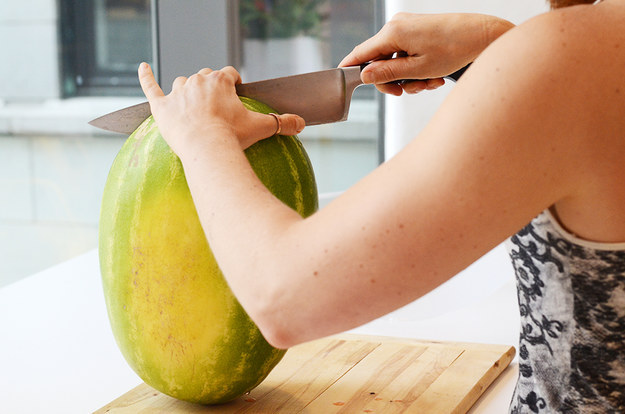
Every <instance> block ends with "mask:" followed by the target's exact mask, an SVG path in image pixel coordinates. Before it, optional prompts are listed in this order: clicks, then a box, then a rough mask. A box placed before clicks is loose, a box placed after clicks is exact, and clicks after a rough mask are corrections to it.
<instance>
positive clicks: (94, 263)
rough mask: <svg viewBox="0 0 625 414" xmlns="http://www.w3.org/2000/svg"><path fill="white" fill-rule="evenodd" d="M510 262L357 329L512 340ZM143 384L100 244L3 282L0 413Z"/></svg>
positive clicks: (50, 410)
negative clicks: (117, 317) (129, 354)
mask: <svg viewBox="0 0 625 414" xmlns="http://www.w3.org/2000/svg"><path fill="white" fill-rule="evenodd" d="M509 266H510V265H509V264H508V263H507V262H506V257H505V253H504V252H503V249H502V248H501V246H500V247H498V248H497V249H495V250H494V251H493V252H491V253H489V254H488V255H487V256H485V257H484V258H483V259H482V260H481V261H479V262H477V263H476V264H474V265H473V266H471V267H470V268H469V269H467V270H465V271H464V272H462V273H461V274H460V275H458V276H457V277H456V278H454V279H452V281H450V282H448V283H447V284H445V285H443V286H441V287H440V288H438V289H436V290H435V291H433V292H431V293H430V294H428V295H426V296H424V297H423V298H421V299H419V300H417V301H416V302H414V303H412V304H410V305H408V306H407V307H405V308H402V309H400V310H398V311H396V312H394V313H392V314H390V315H387V316H386V317H384V318H381V319H379V320H376V321H373V322H371V323H369V324H367V325H365V326H362V327H360V328H357V329H355V330H354V331H353V332H354V333H363V334H372V335H388V336H400V337H413V338H419V339H433V340H449V341H459V342H480V343H497V344H509V345H514V346H516V344H517V341H518V325H519V322H518V309H517V300H516V296H515V295H516V293H515V290H514V285H513V281H512V277H511V268H510V267H509ZM467 293H468V294H467ZM517 373H518V367H517V365H516V362H513V363H512V364H511V365H510V367H509V368H508V369H507V370H506V371H505V372H504V373H503V374H502V375H501V376H500V377H499V379H498V380H497V381H496V382H495V383H494V384H493V386H491V387H490V388H489V389H488V390H487V392H486V394H485V395H484V396H483V397H482V398H481V399H480V400H479V401H478V403H477V404H476V405H475V406H474V408H473V410H472V413H480V414H486V413H487V414H490V413H493V414H501V413H503V412H506V409H507V407H508V404H509V401H510V396H511V395H512V390H513V387H514V384H515V382H516V376H517ZM140 383H141V380H140V379H139V377H137V375H136V374H135V373H134V372H133V371H132V370H131V369H130V368H129V367H128V365H127V364H126V362H125V361H124V359H123V357H122V356H121V354H120V352H119V351H118V348H117V345H116V343H115V340H114V339H113V335H112V333H111V330H110V327H109V323H108V319H107V314H106V307H105V304H104V297H103V293H102V286H101V282H100V271H99V265H98V256H97V252H96V251H95V250H94V251H91V252H89V253H87V254H85V255H82V256H79V257H76V258H74V259H72V260H70V261H67V262H65V263H62V264H60V265H57V266H54V267H52V268H50V269H48V270H46V271H43V272H41V273H38V274H35V275H33V276H30V277H28V278H25V279H23V280H20V281H18V282H16V283H13V284H11V285H8V286H6V287H4V288H2V289H0V411H1V412H3V413H4V412H6V413H11V414H21V413H24V414H33V413H44V412H45V413H46V414H54V413H59V414H72V413H77V414H84V413H89V412H93V411H95V410H97V409H98V408H100V407H102V406H104V405H105V404H107V403H108V402H110V401H112V400H113V399H115V398H117V397H119V396H120V395H122V394H124V393H125V392H127V391H128V390H130V389H131V388H133V387H135V386H137V385H138V384H140Z"/></svg>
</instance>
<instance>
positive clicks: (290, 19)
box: [0, 0, 546, 287]
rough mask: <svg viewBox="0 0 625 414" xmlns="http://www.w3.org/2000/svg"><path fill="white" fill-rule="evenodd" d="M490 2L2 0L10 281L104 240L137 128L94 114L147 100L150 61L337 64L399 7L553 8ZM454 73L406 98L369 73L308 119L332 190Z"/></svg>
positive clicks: (355, 175) (523, 12) (4, 270)
mask: <svg viewBox="0 0 625 414" xmlns="http://www.w3.org/2000/svg"><path fill="white" fill-rule="evenodd" d="M477 3H478V2H476V1H469V0H426V1H401V0H387V1H383V0H298V1H287V0H236V1H226V0H185V2H179V1H176V0H28V1H17V0H3V1H2V2H0V56H1V58H0V200H1V202H0V287H2V286H4V285H7V284H9V283H12V282H14V281H16V280H19V279H20V278H23V277H25V276H28V275H31V274H34V273H36V272H39V271H41V270H43V269H46V268H48V267H50V266H52V265H54V264H56V263H59V262H62V261H65V260H67V259H70V258H72V257H75V256H77V255H80V254H82V253H85V252H87V251H89V250H92V249H94V248H96V247H97V226H98V216H99V210H100V201H101V194H102V190H103V187H104V183H105V180H106V177H107V173H108V169H109V167H110V165H111V163H112V161H113V159H114V157H115V155H116V154H117V152H118V151H119V149H120V148H121V146H122V144H123V142H124V140H125V138H126V137H124V136H122V135H118V134H112V133H106V132H104V131H100V130H97V129H94V128H93V127H91V126H89V125H88V124H87V122H88V121H89V120H91V119H93V118H95V117H97V116H99V115H102V114H104V113H107V112H110V111H113V110H116V109H120V108H122V107H125V106H128V105H132V104H135V103H139V102H141V101H143V99H142V95H141V91H140V89H139V85H138V81H137V78H136V68H137V66H138V65H139V63H140V62H142V61H147V62H150V63H152V64H153V65H154V66H155V67H156V68H157V70H158V71H159V73H158V75H159V78H160V80H161V82H162V85H163V88H164V89H168V88H169V86H170V84H171V80H173V77H175V76H177V75H189V74H190V73H192V72H188V73H187V72H185V71H188V70H189V67H190V65H191V66H193V65H199V67H197V69H199V68H200V67H204V66H211V67H221V66H224V64H233V65H234V66H235V67H237V69H239V70H240V71H241V73H242V76H243V81H244V82H249V81H254V80H258V79H264V78H270V77H275V76H284V75H289V74H295V73H303V72H309V71H314V70H320V69H327V68H332V67H335V66H336V65H337V64H338V63H339V62H340V60H341V59H342V58H343V56H345V55H346V54H347V53H349V51H351V49H352V48H353V47H354V46H355V45H356V44H358V43H360V42H362V41H363V40H365V39H367V38H368V37H370V36H372V35H373V34H374V33H375V32H376V31H377V30H378V29H379V28H380V27H381V26H382V24H383V23H384V21H385V20H387V19H388V18H390V16H392V14H394V13H395V12H397V11H412V12H422V13H433V12H451V11H454V12H456V11H460V12H462V11H465V12H468V11H472V12H482V13H489V14H495V15H499V16H501V17H504V18H507V19H509V20H511V21H513V22H515V23H520V22H522V21H523V20H525V19H526V18H528V17H530V16H532V15H534V14H537V13H540V12H541V11H544V10H546V6H545V4H544V3H543V2H542V1H541V0H532V1H530V2H528V1H527V0H526V1H523V2H521V1H519V2H514V3H510V2H505V1H502V0H487V1H481V2H479V4H477ZM194 19H195V20H194ZM193 21H198V22H199V24H190V23H188V22H193ZM185 22H187V23H185ZM190 37H191V38H194V39H195V41H189V40H188V39H189V38H190ZM191 69H193V68H191ZM450 87H451V86H445V87H443V88H441V89H440V90H438V91H435V92H432V93H428V94H420V95H417V96H414V97H402V98H383V97H382V96H381V95H380V94H378V93H377V92H376V91H375V90H374V89H373V88H370V87H361V88H358V89H357V90H356V93H355V96H354V100H353V103H352V108H351V111H350V115H349V120H348V121H347V122H344V123H339V124H333V125H323V126H316V127H310V128H307V129H306V130H305V131H304V132H303V133H302V134H301V135H300V138H301V139H302V141H303V142H304V145H305V147H306V149H307V151H308V153H309V155H310V157H311V160H312V162H313V166H314V168H315V173H316V176H317V180H318V187H319V192H320V193H321V198H322V199H321V204H322V205H324V204H325V203H327V202H328V200H331V199H332V198H333V197H335V196H336V195H337V194H339V193H340V192H341V191H343V190H344V189H346V188H347V187H348V186H350V185H351V184H353V183H354V182H356V181H357V180H358V179H360V178H361V177H363V176H364V175H365V174H367V173H368V172H369V171H371V170H372V169H373V168H375V167H376V166H377V165H378V164H379V163H380V162H383V161H384V160H385V159H387V158H388V157H390V156H392V155H393V154H394V153H395V152H397V151H398V150H399V149H400V148H401V147H402V146H403V145H404V144H405V142H406V141H407V140H408V139H410V138H411V137H412V136H414V135H415V134H416V133H418V131H419V130H420V129H421V128H422V127H423V126H424V125H425V123H426V122H427V121H428V119H429V118H430V117H431V115H432V114H433V112H434V110H435V108H436V107H437V106H438V105H439V104H440V102H441V101H442V99H444V97H445V95H446V93H448V90H449V88H450ZM372 196H375V195H372Z"/></svg>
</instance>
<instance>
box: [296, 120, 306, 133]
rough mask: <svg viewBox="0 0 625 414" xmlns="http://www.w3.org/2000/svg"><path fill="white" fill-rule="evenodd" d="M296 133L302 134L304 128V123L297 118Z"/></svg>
mask: <svg viewBox="0 0 625 414" xmlns="http://www.w3.org/2000/svg"><path fill="white" fill-rule="evenodd" d="M296 125H297V133H298V134H299V133H300V132H302V131H303V130H304V127H306V122H304V119H303V118H297V124H296Z"/></svg>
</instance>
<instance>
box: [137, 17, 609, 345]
mask: <svg viewBox="0 0 625 414" xmlns="http://www.w3.org/2000/svg"><path fill="white" fill-rule="evenodd" d="M552 26H553V25H551V24H544V23H542V20H540V21H538V22H534V23H530V24H528V25H526V26H525V27H523V28H518V29H515V30H514V31H511V32H510V33H508V34H507V35H506V36H503V37H502V38H501V39H500V41H498V42H495V43H494V44H493V45H492V46H491V47H490V48H488V49H487V50H486V51H485V52H484V53H483V54H482V55H480V57H479V58H477V59H476V60H475V63H474V64H473V66H472V68H471V69H469V71H467V73H466V74H465V76H464V77H463V78H462V79H461V80H460V81H459V82H458V84H457V85H456V87H455V88H454V90H453V91H452V92H451V94H450V96H449V97H448V99H447V100H446V101H445V103H444V104H443V105H442V107H441V108H440V110H439V111H438V113H437V114H436V116H435V117H434V118H433V119H432V121H431V123H430V124H429V125H428V126H427V127H426V128H425V130H423V131H422V132H421V133H419V135H418V136H417V138H416V139H415V140H414V141H413V142H412V143H411V144H410V145H408V146H407V147H406V148H405V149H404V150H403V151H402V152H401V153H399V154H398V155H397V156H396V157H394V158H393V159H392V160H390V161H388V162H386V163H385V164H383V165H381V166H380V167H379V168H377V169H376V170H375V171H374V172H372V173H371V174H370V175H368V176H367V177H365V178H364V179H363V180H362V181H360V182H359V183H357V184H356V185H355V186H354V187H352V188H350V189H349V190H348V191H347V192H346V193H344V194H343V195H342V196H340V197H339V198H338V199H336V200H335V201H334V202H332V203H331V204H330V205H328V206H327V207H325V208H324V209H322V210H320V211H319V212H318V213H316V214H314V215H313V216H311V217H309V218H307V219H302V218H301V217H299V216H298V215H297V214H296V213H295V212H293V211H292V210H290V209H289V208H288V207H285V206H284V205H283V204H282V203H281V202H280V201H278V200H277V199H275V198H274V197H273V196H272V195H271V194H270V193H269V192H268V191H267V190H266V189H265V188H264V186H263V185H262V184H261V183H260V181H259V180H258V179H257V178H256V176H255V175H254V173H253V171H252V170H251V168H250V166H249V164H248V162H247V160H246V158H245V156H244V154H243V152H242V150H241V144H240V143H239V140H240V139H241V137H240V135H238V133H237V131H236V130H235V128H233V126H232V125H231V122H238V121H237V119H242V118H243V117H245V116H246V115H244V114H242V113H239V112H237V111H239V109H236V110H233V109H228V111H227V112H228V113H224V104H223V100H224V99H225V98H224V97H228V99H229V101H228V102H230V100H233V99H236V96H235V95H234V84H235V82H236V81H237V79H236V78H237V75H236V74H235V73H234V72H233V70H232V69H226V70H224V71H219V72H215V73H209V74H206V75H202V76H201V77H198V78H197V79H194V82H197V84H190V82H187V84H186V85H187V86H190V88H189V89H187V90H185V88H183V87H182V86H184V85H182V86H181V85H179V87H174V91H173V92H172V95H173V96H172V97H170V96H167V97H164V96H162V93H159V91H160V89H157V88H158V86H157V85H156V83H155V81H154V78H153V77H152V76H151V73H150V72H149V71H147V70H144V69H142V70H141V71H140V79H141V84H142V86H143V88H144V91H145V93H146V96H147V97H148V99H149V100H150V103H151V105H152V111H153V113H154V116H155V118H156V121H157V123H159V127H160V128H162V131H163V134H164V136H165V138H166V139H167V141H168V142H169V143H170V145H171V146H172V148H174V149H175V151H176V152H177V153H178V155H179V156H180V158H181V160H182V162H183V165H184V168H185V174H186V176H187V180H188V182H189V187H190V189H191V193H192V195H193V198H194V201H195V204H196V207H197V210H198V213H199V215H200V219H201V221H202V225H203V227H204V229H205V232H206V235H207V237H208V240H209V243H210V245H211V248H212V249H213V252H214V253H215V256H216V258H217V260H218V262H219V265H220V267H221V269H222V270H223V272H224V275H225V277H226V279H227V280H228V283H229V284H230V286H231V288H232V290H233V292H234V293H235V295H236V296H237V298H238V299H239V301H240V302H241V304H242V305H243V307H244V308H245V309H246V311H247V312H248V313H249V315H250V316H251V317H252V319H253V320H254V321H255V322H256V323H257V324H258V326H259V327H260V329H261V331H262V332H263V334H264V335H265V336H266V338H267V339H268V340H269V341H270V342H271V343H273V344H274V345H276V346H279V347H288V346H291V345H293V344H296V343H299V342H303V341H307V340H311V339H314V338H318V337H320V336H325V335H329V334H332V333H336V332H340V331H344V330H346V329H349V328H352V327H355V326H358V325H360V324H362V323H365V322H367V321H370V320H372V319H374V318H376V317H379V316H381V315H383V314H385V313H388V312H390V311H392V310H394V309H396V308H398V307H400V306H402V305H405V304H407V303H409V302H411V301H413V300H414V299H416V298H418V297H419V296H421V295H423V294H425V293H426V292H428V291H429V290H431V289H432V288H434V287H436V286H438V285H439V284H441V283H442V282H444V281H446V280H447V279H449V278H450V277H452V276H453V275H455V274H456V273H457V272H459V271H461V270H462V269H464V268H465V267H466V266H468V265H469V264H471V263H472V262H473V261H475V260H476V259H478V258H479V257H480V256H482V255H483V254H485V253H486V252H488V251H489V250H490V249H491V248H493V247H494V246H496V245H497V244H498V243H500V242H501V241H502V240H504V239H505V238H506V237H507V236H509V235H510V234H513V233H514V232H515V231H517V230H519V229H520V228H521V227H522V226H524V225H525V224H526V223H527V222H528V221H529V220H530V219H531V218H532V217H534V216H535V215H536V214H538V213H539V212H540V211H541V210H543V209H545V208H547V207H548V206H550V205H552V204H553V203H555V202H557V201H558V200H562V199H571V198H574V197H576V195H577V194H578V190H579V183H580V182H582V177H584V173H585V172H587V171H586V168H585V167H586V165H587V163H586V162H585V161H584V160H583V159H582V158H583V157H584V152H583V151H580V149H583V148H584V147H586V146H587V144H586V142H587V139H588V134H589V131H591V128H588V123H587V121H588V120H589V118H588V119H587V118H583V117H577V118H575V119H571V111H572V110H573V109H576V108H575V107H574V106H579V105H582V106H583V105H595V104H597V103H598V101H593V100H591V99H587V100H586V101H584V100H580V99H579V98H580V94H586V93H588V91H590V90H592V88H593V87H595V86H596V85H597V84H599V82H600V81H595V82H591V80H592V79H590V77H588V78H586V77H587V76H588V75H589V73H591V72H592V71H593V70H594V68H593V65H592V64H590V65H589V64H586V65H582V64H578V65H577V66H576V67H575V71H573V70H571V60H572V59H577V58H578V55H577V49H576V50H572V49H564V50H563V49H562V47H561V42H562V36H559V35H558V30H556V29H553V30H552V29H551V28H552ZM569 39H570V38H569ZM577 40H579V41H580V42H581V40H580V39H577ZM530 60H531V63H532V64H531V65H528V61H530ZM580 76H581V77H582V78H583V79H588V81H587V82H585V83H584V84H582V85H578V84H577V85H575V86H576V87H575V88H572V87H571V85H574V83H573V82H574V81H575V80H576V79H579V77H580ZM190 80H191V79H190ZM198 94H199V95H200V98H198V99H196V100H192V99H191V102H187V100H189V99H190V98H189V97H193V96H196V95H198ZM583 96H584V97H586V95H583ZM588 97H590V95H588ZM174 98H175V99H176V100H174ZM170 102H172V103H173V102H175V105H174V104H171V105H170ZM192 105H199V106H201V108H202V110H201V111H198V112H197V113H196V115H197V116H199V113H200V112H201V115H202V116H203V117H204V118H201V119H204V120H205V121H202V122H201V123H200V124H198V125H197V126H196V127H194V128H191V129H189V128H188V126H187V125H184V124H183V122H184V120H185V117H186V112H185V111H189V110H190V109H189V108H190V107H191V106H192ZM226 106H227V105H226ZM185 108H186V109H185ZM237 108H238V107H237ZM194 111H195V109H194ZM232 112H233V113H235V114H238V115H236V116H235V120H234V121H233V120H232V116H233V115H231V114H230V113H232ZM546 114H548V116H546ZM187 124H189V122H187ZM416 133H417V131H415V134H416Z"/></svg>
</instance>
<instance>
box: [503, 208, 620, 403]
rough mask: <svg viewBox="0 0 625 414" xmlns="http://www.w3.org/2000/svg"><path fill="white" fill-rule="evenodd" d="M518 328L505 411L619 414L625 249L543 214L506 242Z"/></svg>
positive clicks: (618, 244)
mask: <svg viewBox="0 0 625 414" xmlns="http://www.w3.org/2000/svg"><path fill="white" fill-rule="evenodd" d="M506 244H507V247H508V252H509V254H510V258H511V259H512V264H513V266H514V270H515V273H516V279H517V292H518V299H519V309H520V313H521V330H520V340H519V349H518V361H519V379H518V382H517V386H516V389H515V392H514V395H513V397H512V402H511V405H510V413H514V414H520V413H523V414H525V413H601V414H607V413H625V243H607V244H606V243H595V242H589V241H585V240H582V239H579V238H577V237H575V236H574V235H572V234H570V233H568V232H567V231H566V230H564V229H563V228H562V227H561V226H560V224H559V223H558V222H557V220H556V219H555V218H554V216H553V215H552V214H551V213H550V212H549V211H548V210H547V211H545V212H543V213H542V214H541V215H539V216H538V217H536V218H535V219H534V220H533V221H532V222H531V223H530V224H528V225H527V226H526V227H525V228H524V229H522V230H521V231H520V232H519V233H517V234H516V235H515V236H513V237H511V238H510V239H509V240H508V241H507V243H506Z"/></svg>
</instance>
